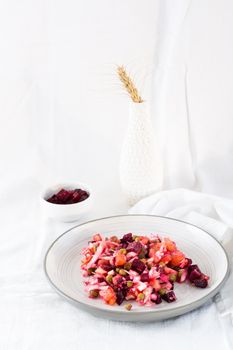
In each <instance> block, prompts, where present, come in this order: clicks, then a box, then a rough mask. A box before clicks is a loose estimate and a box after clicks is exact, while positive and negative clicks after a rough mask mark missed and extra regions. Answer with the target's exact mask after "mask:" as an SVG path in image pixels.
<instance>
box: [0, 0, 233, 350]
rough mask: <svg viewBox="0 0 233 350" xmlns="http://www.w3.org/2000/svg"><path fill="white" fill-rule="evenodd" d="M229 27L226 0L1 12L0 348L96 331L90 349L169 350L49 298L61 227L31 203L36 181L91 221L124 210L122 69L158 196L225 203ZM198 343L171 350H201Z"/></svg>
mask: <svg viewBox="0 0 233 350" xmlns="http://www.w3.org/2000/svg"><path fill="white" fill-rule="evenodd" d="M232 15H233V3H232V2H231V1H230V0H222V1H217V0H202V1H201V0H196V1H185V0H176V1H172V0H170V1H169V0H165V1H160V2H159V1H153V0H145V1H139V0H125V1H121V2H119V1H118V2H117V1H113V0H111V1H109V0H99V1H98V2H97V1H95V2H94V1H92V2H87V1H84V0H78V1H74V0H67V1H62V0H56V1H55V0H49V1H47V0H41V1H29V0H21V1H16V0H8V1H3V0H2V1H1V2H0V33H1V34H0V62H1V65H0V96H1V98H0V120H1V128H0V142H1V144H0V159H1V167H0V179H1V186H0V197H1V201H0V213H1V214H0V215H1V223H2V227H1V232H0V256H1V264H0V278H1V281H2V283H1V285H2V288H1V291H0V300H1V301H0V303H1V316H0V329H1V334H0V345H1V348H3V349H7V350H8V349H16V348H17V349H22V350H25V349H30V350H31V349H33V350H34V349H41V348H43V349H53V348H54V349H55V348H56V349H62V348H64V347H65V346H66V347H68V348H69V349H76V348H77V347H78V348H80V349H89V348H90V347H91V346H93V345H94V344H95V342H96V339H97V340H100V334H101V336H102V332H105V338H106V342H105V344H104V345H103V344H102V346H101V349H105V348H106V349H107V348H109V346H110V344H111V346H112V348H113V349H114V346H115V345H116V344H117V340H118V338H119V337H120V336H123V335H127V334H129V330H130V332H131V335H132V337H131V338H130V339H129V340H130V344H133V345H134V348H135V349H137V348H138V349H139V348H141V347H142V345H143V344H144V342H145V339H148V337H151V334H152V333H153V334H155V335H156V336H157V337H160V341H161V344H162V343H163V342H164V344H165V345H169V342H168V341H167V340H164V339H165V333H166V327H165V325H166V323H164V324H161V325H160V326H157V327H155V326H154V325H150V326H148V328H147V327H145V326H143V327H142V328H141V330H143V332H140V335H141V337H140V339H139V340H138V339H137V342H136V340H135V339H136V335H137V334H138V328H137V327H136V325H128V326H127V327H125V328H124V327H123V326H122V325H121V324H118V323H117V324H114V323H111V322H109V323H107V322H105V321H102V320H101V321H98V322H96V320H95V319H94V318H90V317H89V316H87V315H86V314H85V313H81V316H82V317H80V316H79V315H80V314H77V311H76V310H75V309H72V307H71V306H70V305H67V304H66V303H65V302H63V301H62V300H61V299H60V298H59V297H58V296H56V295H55V294H54V293H53V292H52V291H51V289H50V287H49V286H47V284H46V282H45V281H44V279H43V272H42V259H43V254H44V252H45V250H46V248H47V246H48V244H49V242H51V241H52V240H53V239H54V238H55V237H56V236H58V234H60V233H61V232H62V231H63V229H64V228H65V227H64V226H62V225H56V224H55V223H51V222H50V223H48V222H45V221H43V220H42V218H41V215H40V212H39V210H38V209H39V207H38V196H39V191H40V189H41V186H43V185H45V184H46V183H47V182H55V181H57V180H60V179H65V180H66V181H69V180H78V181H80V180H81V181H84V182H87V183H89V184H90V185H92V187H93V188H94V189H95V190H96V192H97V200H98V204H97V205H96V206H95V208H94V211H93V212H92V213H91V217H92V218H94V217H97V216H107V215H113V214H118V213H125V212H126V210H127V207H126V204H125V201H124V198H123V196H122V193H121V190H120V185H119V179H118V160H119V153H120V147H121V142H122V138H123V135H124V131H125V128H126V123H127V117H128V101H127V98H126V97H125V96H124V95H123V94H121V93H119V91H120V89H119V85H118V84H117V81H116V80H115V78H114V73H113V72H114V67H115V64H122V63H123V64H127V67H128V68H129V70H130V71H131V72H132V74H133V75H134V76H135V78H136V80H137V83H138V84H139V86H140V88H141V91H142V94H143V95H144V96H145V98H146V99H147V100H148V101H149V100H150V99H151V97H152V98H153V107H154V108H153V110H154V112H153V120H154V124H155V137H156V140H157V142H158V144H159V146H160V151H161V153H162V155H163V160H164V162H163V164H159V165H158V166H163V167H164V168H165V174H166V177H165V179H164V189H170V188H176V187H180V186H182V187H189V188H193V189H198V190H201V191H204V192H208V193H212V194H217V195H221V196H227V197H229V198H232V197H233V186H232V178H233V163H232V153H233V145H232V143H233V141H232V130H233V117H232V114H233V99H232V98H231V92H232V91H233V89H232V88H233V68H232V61H233V45H232V32H233V22H232ZM152 72H153V74H152ZM152 78H153V88H154V89H153V94H152V96H151V95H150V85H151V81H152ZM66 227H67V226H66ZM211 310H212V312H213V314H212V315H213V316H214V313H215V311H214V309H213V306H211ZM193 315H194V316H193V317H195V314H193ZM79 320H80V322H78V321H79ZM169 322H171V321H169ZM206 322H207V325H208V320H206ZM86 323H88V324H90V327H91V328H90V329H91V331H90V329H89V330H87V328H85V324H86ZM194 324H195V321H193V325H194ZM76 325H77V327H78V330H77V328H76ZM95 325H96V328H95ZM183 325H184V323H183V322H182V326H183ZM184 327H185V329H184V332H185V331H187V329H188V328H189V327H190V324H188V323H187V324H186V326H184ZM217 328H218V325H217V324H216V329H213V330H212V333H211V336H212V337H213V344H214V343H215V344H217V345H219V344H221V342H222V338H221V334H220V333H217ZM64 329H65V330H64ZM207 330H208V327H207V328H206V331H207ZM88 331H89V332H91V335H92V337H88V336H87V332H88ZM208 331H209V330H208ZM30 332H31V336H29V333H30ZM171 332H172V336H173V339H175V344H177V346H178V344H179V337H178V336H177V337H176V333H175V332H176V329H175V328H174V329H172V330H171ZM202 332H205V330H204V329H202V330H198V329H197V333H196V336H197V335H198V334H199V336H201V334H202ZM63 333H64V335H65V336H63ZM88 334H89V333H88ZM98 334H99V335H98ZM157 339H158V338H157ZM198 339H199V341H197V339H193V341H190V340H185V339H183V338H182V340H180V342H182V345H183V346H188V345H190V344H196V345H192V346H193V349H196V348H199V349H201V340H200V338H198ZM166 342H167V343H166ZM114 344H115V345H114ZM152 344H155V339H153V340H152ZM202 345H203V346H204V345H205V346H207V344H202ZM217 345H216V346H217ZM195 346H197V347H195ZM212 349H214V347H213V348H212ZM216 349H217V347H216Z"/></svg>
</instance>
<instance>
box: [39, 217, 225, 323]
mask: <svg viewBox="0 0 233 350" xmlns="http://www.w3.org/2000/svg"><path fill="white" fill-rule="evenodd" d="M135 216H136V217H138V216H139V217H140V216H144V217H156V218H162V219H168V220H171V221H177V222H181V223H183V224H186V225H190V226H192V227H195V228H198V229H199V230H201V231H203V232H204V233H206V234H207V235H208V236H210V238H212V239H213V240H214V241H215V242H216V243H217V244H218V245H219V247H220V249H222V251H223V253H224V255H225V258H226V262H227V268H226V272H225V275H224V277H223V279H222V281H221V282H220V283H219V284H218V285H217V286H216V287H215V288H214V289H213V290H212V291H210V292H209V293H207V294H206V295H205V296H204V297H202V298H201V299H198V300H196V301H193V302H191V303H190V304H188V305H183V306H176V307H174V308H172V309H167V310H158V311H160V312H161V313H163V314H166V313H168V314H171V313H172V312H173V313H174V314H173V315H171V316H170V317H175V316H178V315H180V314H179V313H178V314H177V312H179V311H182V309H184V310H186V309H187V308H188V310H187V311H186V312H190V311H192V310H193V309H195V308H198V307H200V306H202V305H203V304H204V303H205V302H207V301H208V300H209V299H210V298H212V297H214V296H215V295H216V294H217V293H218V291H219V290H220V289H221V288H222V286H223V285H224V284H225V282H226V281H227V278H228V276H229V273H230V259H229V256H228V254H227V252H226V250H225V248H224V247H223V245H222V244H221V243H220V242H219V241H218V240H217V239H216V238H215V237H214V236H212V235H211V234H210V233H209V232H208V231H206V230H204V229H202V228H201V227H199V226H197V225H194V224H191V223H189V222H187V221H183V220H180V219H175V218H172V217H168V216H162V215H150V214H122V215H111V216H106V217H102V218H98V219H93V220H89V221H85V222H83V223H81V224H77V225H75V226H73V227H71V228H69V229H68V230H66V231H65V232H63V233H62V234H61V235H59V236H58V237H57V238H56V239H55V240H54V241H53V242H52V243H51V244H50V246H49V247H48V249H47V251H46V254H45V256H44V262H43V269H44V273H45V276H46V278H47V280H48V282H49V284H50V285H51V286H52V287H53V288H54V289H55V291H56V292H57V293H58V294H59V295H61V296H62V297H64V298H65V299H67V300H68V301H69V302H72V303H74V304H78V305H79V306H81V307H82V308H86V309H89V310H93V309H94V310H95V311H97V312H102V313H106V314H109V316H110V315H114V314H118V315H128V314H127V313H126V312H124V310H115V309H101V308H99V307H98V306H95V305H89V304H86V303H85V302H82V301H79V300H77V299H74V298H73V297H71V296H69V295H68V294H66V293H65V292H63V291H62V290H60V289H59V288H58V287H57V286H56V284H54V283H53V281H52V280H51V278H50V276H49V273H48V271H47V266H46V263H47V258H48V255H49V253H50V251H51V249H52V248H53V246H54V245H55V244H56V242H57V241H58V240H59V239H61V238H62V237H63V236H65V235H66V234H67V233H69V232H70V231H72V230H74V229H75V228H77V227H80V226H84V225H87V224H89V223H93V222H97V221H101V220H106V219H113V218H120V217H135ZM158 311H157V312H158ZM186 312H184V313H186ZM131 314H132V315H133V316H135V317H136V316H144V315H151V314H154V315H156V310H154V309H151V310H148V309H147V311H143V310H142V311H139V312H135V313H131ZM170 317H169V316H168V317H167V318H170ZM161 319H162V318H161ZM158 320H160V317H158ZM155 321H156V320H155Z"/></svg>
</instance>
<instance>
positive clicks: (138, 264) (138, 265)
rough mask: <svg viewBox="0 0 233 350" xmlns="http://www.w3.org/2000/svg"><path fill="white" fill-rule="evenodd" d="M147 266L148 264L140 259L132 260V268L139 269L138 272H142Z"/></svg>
mask: <svg viewBox="0 0 233 350" xmlns="http://www.w3.org/2000/svg"><path fill="white" fill-rule="evenodd" d="M145 268H146V265H145V264H144V263H143V262H142V261H141V260H139V259H134V260H133V262H132V266H131V269H132V270H134V271H137V272H138V273H140V274H141V273H142V272H143V271H144V270H145Z"/></svg>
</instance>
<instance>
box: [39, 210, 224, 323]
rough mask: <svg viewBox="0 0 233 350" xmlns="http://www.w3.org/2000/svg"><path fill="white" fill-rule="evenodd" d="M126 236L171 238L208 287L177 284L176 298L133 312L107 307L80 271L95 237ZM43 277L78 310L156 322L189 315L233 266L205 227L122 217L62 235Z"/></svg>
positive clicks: (155, 218)
mask: <svg viewBox="0 0 233 350" xmlns="http://www.w3.org/2000/svg"><path fill="white" fill-rule="evenodd" d="M96 232H101V233H102V234H104V235H105V236H111V235H117V236H122V235H123V234H125V233H128V232H132V233H133V234H136V235H137V234H142V235H148V234H150V233H158V234H159V235H161V236H169V237H170V238H171V239H172V240H174V241H175V242H176V243H177V245H178V247H179V248H180V249H181V250H182V251H183V252H185V254H186V255H187V256H188V257H190V258H191V259H192V260H193V262H194V263H197V264H198V265H199V267H200V269H201V270H202V271H203V272H204V273H205V274H207V275H209V276H210V281H209V286H208V287H207V288H205V289H200V288H195V287H192V286H190V285H188V284H176V285H175V292H176V296H177V300H176V301H175V302H173V303H170V304H168V303H166V302H163V303H161V304H160V305H155V306H152V307H145V306H139V305H137V304H136V303H135V304H133V308H132V310H131V311H127V310H125V308H124V304H122V305H120V306H118V305H115V306H109V305H106V304H104V303H103V301H102V300H100V299H90V298H88V296H87V294H86V293H85V292H84V286H83V278H82V273H81V271H80V261H81V250H82V248H83V247H85V246H86V245H87V242H88V241H89V240H90V238H91V237H92V235H93V234H94V233H96ZM44 267H45V273H46V276H47V278H48V280H49V281H50V283H51V284H52V286H53V287H54V288H55V289H56V291H57V292H58V293H60V294H61V295H62V296H64V297H66V298H67V300H69V301H71V302H73V303H75V304H76V305H77V306H79V307H81V308H83V309H85V310H87V311H90V312H91V313H92V314H94V315H96V316H100V317H108V318H111V319H115V320H123V321H152V320H162V319H167V318H170V317H174V316H178V315H181V314H184V313H186V312H188V311H191V310H193V309H195V308H197V307H199V306H201V305H202V304H203V303H205V302H206V301H207V300H208V299H210V298H211V297H213V296H214V295H215V294H216V293H217V292H218V291H219V289H220V288H221V287H222V285H223V284H224V282H225V281H226V279H227V276H228V271H229V263H228V259H227V255H226V253H225V251H224V249H223V247H222V246H221V245H220V244H219V243H218V241H217V240H215V239H214V238H213V237H212V236H211V235H210V234H208V233H207V232H205V231H203V230H202V229H200V228H198V227H196V226H193V225H191V224H188V223H185V222H183V221H178V220H175V219H171V218H165V217H159V216H150V215H124V216H114V217H109V218H103V219H99V220H94V221H90V222H87V223H85V224H82V225H79V226H76V227H74V228H72V229H71V230H69V231H67V232H65V233H64V234H63V235H61V236H60V237H58V238H57V239H56V240H55V241H54V243H53V244H52V245H51V246H50V248H49V250H48V252H47V254H46V256H45V261H44Z"/></svg>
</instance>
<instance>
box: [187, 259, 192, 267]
mask: <svg viewBox="0 0 233 350" xmlns="http://www.w3.org/2000/svg"><path fill="white" fill-rule="evenodd" d="M186 260H187V265H186V266H191V265H192V262H193V261H192V259H189V258H186Z"/></svg>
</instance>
